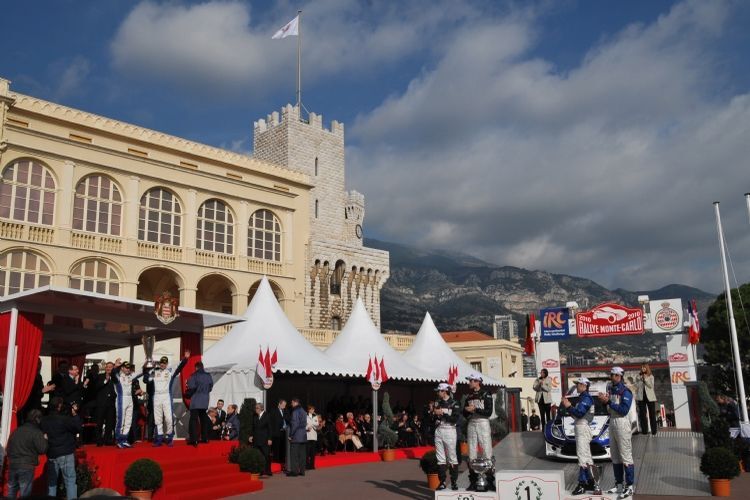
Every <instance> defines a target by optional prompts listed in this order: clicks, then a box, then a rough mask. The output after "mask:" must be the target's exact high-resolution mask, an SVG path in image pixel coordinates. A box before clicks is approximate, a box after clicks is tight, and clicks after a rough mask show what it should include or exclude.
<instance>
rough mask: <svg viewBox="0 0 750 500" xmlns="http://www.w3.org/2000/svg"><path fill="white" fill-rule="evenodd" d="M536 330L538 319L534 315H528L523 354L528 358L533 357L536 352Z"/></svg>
mask: <svg viewBox="0 0 750 500" xmlns="http://www.w3.org/2000/svg"><path fill="white" fill-rule="evenodd" d="M534 330H536V318H535V317H534V313H531V315H529V314H527V315H526V343H525V344H524V348H523V353H524V354H525V355H526V356H533V355H534V352H535V351H536V346H535V345H534Z"/></svg>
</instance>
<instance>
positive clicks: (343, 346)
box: [325, 299, 440, 382]
mask: <svg viewBox="0 0 750 500" xmlns="http://www.w3.org/2000/svg"><path fill="white" fill-rule="evenodd" d="M325 352H326V355H327V356H328V357H330V358H331V359H333V360H334V361H337V362H338V363H339V364H341V365H343V366H345V367H346V368H347V369H349V370H351V371H356V372H358V373H360V374H364V373H365V372H366V371H367V365H368V363H369V359H370V357H372V356H377V358H378V360H380V359H381V358H384V359H385V362H384V364H385V371H386V373H387V374H388V377H390V378H392V379H396V380H414V381H430V382H437V381H438V380H439V379H440V378H439V377H435V376H433V375H430V374H429V373H426V372H424V371H422V370H420V369H419V368H417V367H415V366H412V365H411V364H409V363H408V362H406V361H405V360H404V358H403V357H402V355H401V354H400V353H398V352H397V351H396V350H395V349H393V348H392V347H391V346H390V344H388V342H387V341H386V340H385V338H383V336H382V335H381V334H380V331H379V330H378V329H377V327H376V326H375V325H374V324H373V322H372V320H371V319H370V316H369V314H367V310H366V309H365V305H364V304H363V303H362V299H357V302H356V304H355V305H354V308H353V310H352V314H351V316H350V317H349V321H347V322H346V325H344V329H343V330H341V333H339V334H338V336H337V337H336V340H334V341H333V343H332V344H331V345H330V346H329V347H328V349H326V351H325Z"/></svg>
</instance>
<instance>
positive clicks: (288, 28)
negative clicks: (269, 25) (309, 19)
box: [271, 15, 299, 40]
mask: <svg viewBox="0 0 750 500" xmlns="http://www.w3.org/2000/svg"><path fill="white" fill-rule="evenodd" d="M298 35H299V15H297V16H295V18H294V19H292V20H291V21H289V22H288V23H286V24H285V25H284V26H283V27H282V28H281V29H280V30H279V31H277V32H276V33H274V35H273V36H272V37H271V39H273V40H279V39H281V38H286V37H288V36H298Z"/></svg>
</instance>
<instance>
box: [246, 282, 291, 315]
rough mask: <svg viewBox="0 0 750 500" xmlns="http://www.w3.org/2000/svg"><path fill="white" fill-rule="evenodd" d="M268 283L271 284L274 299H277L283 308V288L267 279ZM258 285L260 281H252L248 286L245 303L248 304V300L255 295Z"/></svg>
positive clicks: (282, 308)
mask: <svg viewBox="0 0 750 500" xmlns="http://www.w3.org/2000/svg"><path fill="white" fill-rule="evenodd" d="M268 283H269V284H270V285H271V290H272V291H273V294H274V296H275V297H276V300H278V301H279V305H280V306H281V310H282V311H283V310H284V290H282V289H281V287H280V286H279V285H278V283H276V282H275V281H271V280H268ZM258 285H260V281H256V282H255V283H253V285H252V286H251V287H250V290H248V292H247V303H248V304H249V303H250V301H252V300H253V297H255V292H257V291H258Z"/></svg>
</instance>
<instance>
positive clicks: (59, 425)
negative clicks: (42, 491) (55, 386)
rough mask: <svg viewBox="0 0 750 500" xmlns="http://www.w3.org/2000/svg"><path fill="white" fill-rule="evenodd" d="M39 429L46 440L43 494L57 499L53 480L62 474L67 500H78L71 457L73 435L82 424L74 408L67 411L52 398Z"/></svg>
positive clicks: (55, 483) (61, 401)
mask: <svg viewBox="0 0 750 500" xmlns="http://www.w3.org/2000/svg"><path fill="white" fill-rule="evenodd" d="M41 428H42V431H43V432H44V433H45V434H46V435H47V441H48V446H47V466H46V473H47V487H48V493H47V494H48V495H49V496H51V497H56V496H57V479H58V477H59V476H60V475H62V477H63V481H64V482H65V492H66V494H67V497H68V499H73V498H78V489H77V486H76V468H75V455H74V454H75V451H76V436H77V435H78V433H80V432H81V428H82V422H81V419H80V418H79V417H78V414H77V408H76V406H75V405H74V406H73V407H71V409H70V410H69V411H68V410H66V405H65V403H64V402H63V399H62V398H59V397H57V398H53V399H52V401H51V402H50V414H49V415H47V416H46V417H44V418H43V419H42V423H41Z"/></svg>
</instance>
